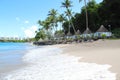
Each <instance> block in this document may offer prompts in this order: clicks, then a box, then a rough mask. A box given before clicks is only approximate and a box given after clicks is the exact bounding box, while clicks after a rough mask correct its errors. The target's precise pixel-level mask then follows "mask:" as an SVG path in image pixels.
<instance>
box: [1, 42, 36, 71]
mask: <svg viewBox="0 0 120 80" xmlns="http://www.w3.org/2000/svg"><path fill="white" fill-rule="evenodd" d="M32 48H34V47H33V46H31V45H30V44H28V43H12V42H7V43H0V73H5V72H9V71H11V70H14V69H18V68H20V67H22V66H23V65H25V64H26V63H25V62H23V60H22V57H23V56H24V55H25V53H26V52H27V50H28V49H32Z"/></svg>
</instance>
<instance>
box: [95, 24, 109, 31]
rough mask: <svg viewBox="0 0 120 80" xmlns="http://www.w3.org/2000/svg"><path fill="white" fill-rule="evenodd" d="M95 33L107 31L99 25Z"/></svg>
mask: <svg viewBox="0 0 120 80" xmlns="http://www.w3.org/2000/svg"><path fill="white" fill-rule="evenodd" d="M97 32H108V30H107V29H106V28H105V27H104V26H103V25H101V26H100V28H99V29H98V30H97Z"/></svg>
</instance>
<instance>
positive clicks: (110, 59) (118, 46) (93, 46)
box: [59, 40, 120, 80]
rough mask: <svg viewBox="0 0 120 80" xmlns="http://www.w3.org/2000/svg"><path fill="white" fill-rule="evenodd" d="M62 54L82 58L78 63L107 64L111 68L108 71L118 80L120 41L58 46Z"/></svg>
mask: <svg viewBox="0 0 120 80" xmlns="http://www.w3.org/2000/svg"><path fill="white" fill-rule="evenodd" d="M59 47H60V48H62V49H63V50H64V53H66V54H68V55H71V56H76V57H82V59H80V60H79V61H80V62H88V63H97V64H102V65H104V64H109V65H111V66H112V67H111V68H110V71H111V72H113V73H116V74H117V80H120V63H119V61H120V40H104V41H103V40H99V41H96V42H88V43H79V44H77V43H75V44H66V45H63V46H60V45H59Z"/></svg>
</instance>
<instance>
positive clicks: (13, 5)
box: [0, 0, 102, 37]
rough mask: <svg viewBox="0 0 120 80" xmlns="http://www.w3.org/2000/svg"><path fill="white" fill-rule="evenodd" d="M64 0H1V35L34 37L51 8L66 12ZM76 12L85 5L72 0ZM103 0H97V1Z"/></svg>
mask: <svg viewBox="0 0 120 80" xmlns="http://www.w3.org/2000/svg"><path fill="white" fill-rule="evenodd" d="M63 1H64V0H0V37H3V36H5V37H33V36H34V35H35V34H34V31H35V30H36V29H37V28H39V26H38V24H37V21H38V20H39V19H40V20H44V19H45V18H46V16H47V14H48V11H49V10H51V9H53V8H54V9H57V10H58V12H59V13H63V12H64V10H65V9H64V8H61V7H60V6H61V2H63ZM72 1H73V7H72V10H73V11H74V12H80V7H82V6H83V5H84V3H83V2H81V3H79V2H78V1H79V0H72ZM101 1H102V0H96V2H97V3H99V2H101Z"/></svg>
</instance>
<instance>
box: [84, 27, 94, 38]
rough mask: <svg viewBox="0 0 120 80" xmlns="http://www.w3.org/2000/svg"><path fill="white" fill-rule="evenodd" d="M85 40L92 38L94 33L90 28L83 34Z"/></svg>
mask: <svg viewBox="0 0 120 80" xmlns="http://www.w3.org/2000/svg"><path fill="white" fill-rule="evenodd" d="M82 36H83V38H87V37H92V32H91V30H90V29H89V28H87V29H86V30H85V31H84V32H83V34H82Z"/></svg>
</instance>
